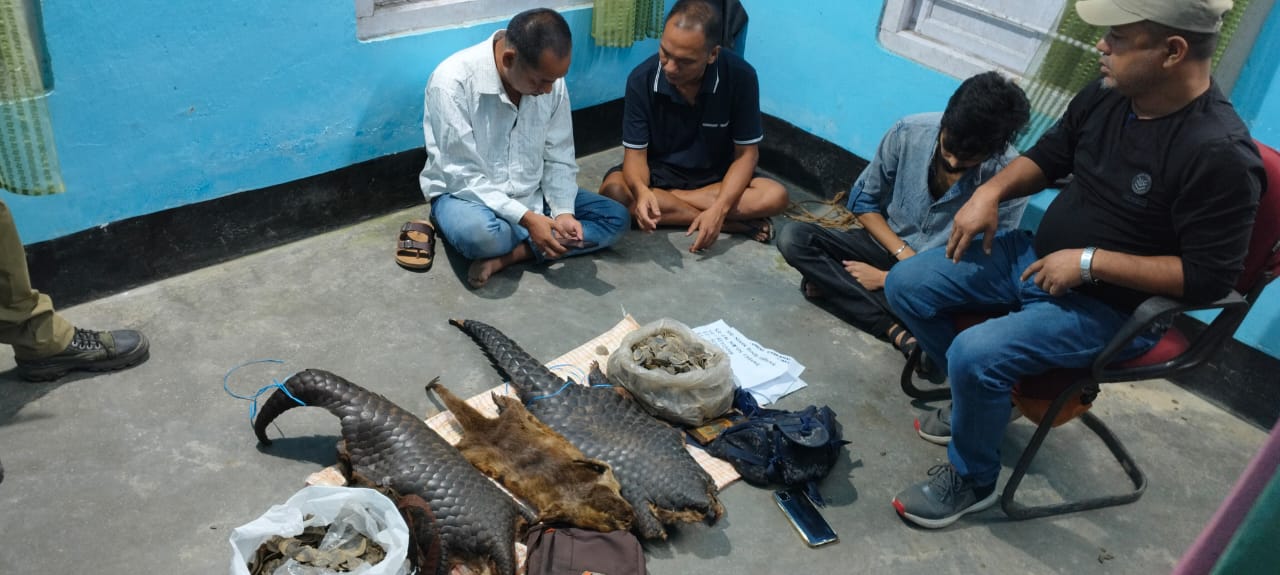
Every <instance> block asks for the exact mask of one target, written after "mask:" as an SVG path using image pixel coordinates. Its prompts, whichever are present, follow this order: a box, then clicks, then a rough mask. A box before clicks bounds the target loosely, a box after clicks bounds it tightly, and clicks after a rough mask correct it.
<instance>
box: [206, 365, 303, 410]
mask: <svg viewBox="0 0 1280 575" xmlns="http://www.w3.org/2000/svg"><path fill="white" fill-rule="evenodd" d="M255 363H275V364H280V365H284V361H282V360H279V359H255V360H253V361H247V362H245V363H242V364H240V365H237V366H235V367H233V368H231V369H230V370H229V371H227V374H226V375H224V376H222V390H223V391H225V392H227V395H230V396H231V397H234V398H236V399H243V400H245V401H251V402H253V403H252V405H250V406H249V423H250V424H252V423H253V420H254V419H256V418H257V417H258V398H259V397H261V396H262V394H264V393H266V392H267V390H269V389H273V388H274V389H279V390H281V391H283V392H284V394H285V395H287V396H289V399H292V400H294V401H296V402H298V405H301V406H304V407H305V406H306V405H307V404H306V403H304V402H303V401H302V400H301V399H298V398H297V397H294V395H293V393H291V392H290V391H289V388H287V387H285V385H284V384H283V383H281V382H280V381H277V380H276V379H274V378H272V380H271V383H270V384H267V385H264V386H262V388H260V389H258V391H257V393H254V394H253V395H240V394H238V393H236V392H234V391H231V385H230V380H231V374H233V373H235V371H236V370H237V369H240V368H242V367H245V366H247V365H253V364H255ZM297 374H298V372H296V371H295V372H293V373H291V374H289V377H293V376H294V375H297ZM289 377H286V378H284V379H285V381H289Z"/></svg>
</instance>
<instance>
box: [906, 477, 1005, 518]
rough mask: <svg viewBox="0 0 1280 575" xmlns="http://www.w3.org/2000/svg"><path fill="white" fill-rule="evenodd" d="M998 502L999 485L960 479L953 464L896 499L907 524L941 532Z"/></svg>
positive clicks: (913, 486) (908, 489) (907, 489)
mask: <svg viewBox="0 0 1280 575" xmlns="http://www.w3.org/2000/svg"><path fill="white" fill-rule="evenodd" d="M995 502H996V484H995V483H994V482H992V483H991V484H990V485H975V484H974V483H973V482H971V481H968V480H966V479H965V478H964V477H961V476H960V473H959V472H957V471H956V468H955V467H953V466H952V465H951V464H950V463H945V464H942V465H935V466H933V468H931V469H930V470H929V480H928V481H924V482H921V483H917V484H915V485H912V486H911V487H908V488H906V489H905V490H903V491H902V493H899V494H898V496H897V497H894V498H893V508H894V509H896V510H897V511H898V515H901V516H902V517H903V518H905V519H906V520H907V521H910V522H912V523H915V524H916V525H919V526H921V527H926V528H929V529H941V528H943V527H946V526H948V525H951V524H952V523H955V522H956V520H957V519H959V518H961V517H963V516H964V515H965V514H968V513H976V512H978V511H982V510H983V509H986V508H988V507H991V506H992V505H994V504H995Z"/></svg>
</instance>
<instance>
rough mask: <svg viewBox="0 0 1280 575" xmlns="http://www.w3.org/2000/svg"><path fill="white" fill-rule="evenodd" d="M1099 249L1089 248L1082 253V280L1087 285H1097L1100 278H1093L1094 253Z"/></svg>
mask: <svg viewBox="0 0 1280 575" xmlns="http://www.w3.org/2000/svg"><path fill="white" fill-rule="evenodd" d="M1096 251H1098V248H1096V247H1093V246H1089V247H1087V248H1085V249H1084V251H1082V252H1080V279H1082V280H1084V281H1085V283H1090V284H1094V285H1097V283H1098V278H1095V277H1093V253H1094V252H1096Z"/></svg>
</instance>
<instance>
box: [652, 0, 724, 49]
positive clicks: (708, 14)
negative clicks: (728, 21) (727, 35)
mask: <svg viewBox="0 0 1280 575" xmlns="http://www.w3.org/2000/svg"><path fill="white" fill-rule="evenodd" d="M677 16H678V17H679V18H680V19H679V20H676V25H677V26H679V27H681V28H702V35H703V36H705V37H706V39H707V50H711V49H712V48H714V47H716V46H719V45H720V36H721V34H722V33H723V32H722V30H723V29H724V23H723V19H722V18H721V17H720V7H719V6H716V5H715V4H712V3H711V2H708V1H707V0H677V2H676V5H675V6H672V7H671V11H670V12H668V13H667V20H666V24H670V23H671V21H672V20H673V19H675V18H676V17H677Z"/></svg>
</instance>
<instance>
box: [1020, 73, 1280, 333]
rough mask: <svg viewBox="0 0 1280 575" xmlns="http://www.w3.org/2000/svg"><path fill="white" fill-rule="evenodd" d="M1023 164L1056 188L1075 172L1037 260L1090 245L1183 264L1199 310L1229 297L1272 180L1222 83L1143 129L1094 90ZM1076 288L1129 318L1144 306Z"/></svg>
mask: <svg viewBox="0 0 1280 575" xmlns="http://www.w3.org/2000/svg"><path fill="white" fill-rule="evenodd" d="M1026 156H1027V158H1029V159H1030V160H1031V161H1033V162H1035V163H1036V165H1038V166H1039V167H1040V169H1041V170H1042V171H1043V172H1044V175H1045V176H1046V177H1047V178H1048V179H1049V181H1053V180H1055V179H1058V178H1061V177H1065V176H1066V175H1067V174H1074V179H1073V180H1072V182H1071V183H1070V184H1069V185H1068V186H1067V187H1066V188H1065V189H1064V190H1062V192H1061V193H1060V194H1058V197H1057V198H1056V199H1054V201H1053V203H1052V204H1050V205H1049V209H1048V210H1047V211H1046V212H1045V214H1044V218H1043V219H1042V220H1041V222H1040V227H1039V229H1038V230H1037V232H1036V238H1035V250H1036V255H1037V256H1039V257H1045V256H1046V255H1048V254H1050V253H1053V252H1055V251H1057V250H1062V249H1071V248H1083V247H1088V246H1096V247H1098V248H1099V249H1104V250H1114V251H1118V252H1124V253H1129V254H1135V255H1142V256H1155V255H1176V256H1180V257H1181V258H1182V270H1183V298H1184V299H1186V300H1188V301H1192V302H1208V301H1213V300H1215V299H1217V298H1220V297H1222V296H1225V295H1226V294H1227V293H1228V292H1229V291H1230V289H1231V288H1232V287H1233V286H1234V284H1235V281H1236V278H1237V276H1239V274H1240V271H1241V270H1242V269H1244V257H1245V252H1246V250H1247V249H1248V246H1249V234H1250V231H1251V230H1252V229H1253V218H1254V213H1255V212H1256V210H1257V206H1258V197H1259V195H1260V194H1261V191H1262V188H1263V185H1264V182H1266V174H1265V172H1264V171H1263V167H1262V158H1261V156H1260V155H1259V154H1258V149H1257V147H1255V146H1254V143H1253V139H1252V138H1251V137H1250V136H1249V130H1248V129H1247V128H1246V127H1245V125H1244V123H1243V122H1242V121H1240V117H1239V116H1237V115H1236V112H1235V109H1234V108H1233V107H1232V106H1231V103H1230V102H1229V101H1227V99H1226V98H1225V97H1224V96H1223V95H1222V93H1221V92H1220V91H1219V90H1218V87H1217V84H1216V83H1215V84H1213V85H1211V86H1210V88H1209V90H1208V91H1206V92H1205V93H1204V94H1203V95H1201V96H1200V97H1198V98H1196V99H1195V100H1193V101H1192V102H1191V103H1190V104H1188V105H1187V106H1186V107H1184V108H1182V109H1181V110H1179V111H1177V112H1174V113H1173V114H1169V115H1167V116H1163V117H1160V118H1154V119H1148V120H1142V119H1138V118H1137V117H1136V116H1135V115H1133V113H1132V105H1131V103H1130V100H1129V98H1126V97H1125V96H1123V95H1121V94H1120V93H1118V92H1116V91H1115V90H1111V89H1107V88H1105V87H1103V86H1102V83H1101V82H1095V83H1094V84H1091V85H1090V86H1088V87H1087V88H1085V89H1084V90H1081V91H1080V93H1079V94H1077V95H1076V97H1075V98H1074V99H1072V100H1071V104H1070V105H1069V106H1068V107H1067V111H1066V113H1065V114H1063V116H1062V119H1061V120H1059V121H1058V123H1057V124H1056V125H1055V126H1054V127H1053V128H1052V129H1051V130H1050V131H1049V132H1048V133H1047V134H1045V135H1044V137H1043V138H1041V139H1040V141H1039V142H1037V143H1036V145H1035V147H1033V148H1032V149H1031V150H1029V151H1028V152H1027V153H1026ZM1080 289H1082V290H1083V291H1084V292H1085V293H1088V294H1090V295H1093V296H1095V297H1097V298H1099V299H1101V300H1103V301H1105V302H1107V303H1109V304H1111V305H1113V306H1115V307H1117V308H1120V309H1124V310H1132V309H1133V308H1135V307H1137V305H1138V304H1139V303H1141V302H1142V300H1143V299H1145V298H1146V297H1147V294H1143V293H1141V292H1138V291H1136V290H1132V289H1128V288H1122V287H1120V286H1115V285H1107V284H1105V283H1104V284H1100V285H1097V286H1082V287H1081V288H1080Z"/></svg>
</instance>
